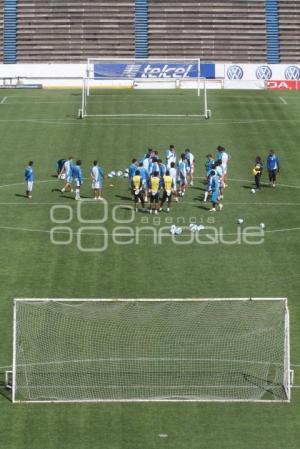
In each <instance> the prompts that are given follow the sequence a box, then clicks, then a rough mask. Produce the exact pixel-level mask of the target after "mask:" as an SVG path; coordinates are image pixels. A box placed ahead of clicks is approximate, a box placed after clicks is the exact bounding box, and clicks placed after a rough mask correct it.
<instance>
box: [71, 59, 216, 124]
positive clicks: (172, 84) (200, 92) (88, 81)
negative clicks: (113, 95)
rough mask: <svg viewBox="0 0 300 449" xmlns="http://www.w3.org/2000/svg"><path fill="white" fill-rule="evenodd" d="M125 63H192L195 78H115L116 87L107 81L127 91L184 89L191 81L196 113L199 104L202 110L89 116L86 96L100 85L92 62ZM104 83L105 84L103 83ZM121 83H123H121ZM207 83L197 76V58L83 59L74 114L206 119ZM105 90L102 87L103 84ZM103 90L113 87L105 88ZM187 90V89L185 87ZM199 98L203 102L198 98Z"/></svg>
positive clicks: (207, 112) (198, 64) (112, 79)
mask: <svg viewBox="0 0 300 449" xmlns="http://www.w3.org/2000/svg"><path fill="white" fill-rule="evenodd" d="M97 62H99V63H101V62H103V63H109V62H111V63H116V64H117V63H120V64H122V63H128V64H130V63H131V64H133V65H134V64H137V65H138V64H141V63H147V62H149V64H150V63H152V64H155V63H160V64H172V63H176V64H179V63H183V64H189V63H193V64H194V65H196V66H197V76H196V77H194V78H183V77H173V78H172V77H170V78H138V77H134V76H132V77H126V79H124V78H121V79H119V86H118V78H117V77H115V78H110V79H111V81H112V82H113V83H114V82H116V83H117V84H116V86H118V87H121V88H122V86H123V87H125V88H126V87H127V88H128V87H129V88H133V89H136V88H139V89H156V88H159V89H181V88H185V86H186V84H184V81H187V80H189V81H190V82H191V81H193V87H192V88H194V89H195V90H196V92H197V96H198V97H199V110H200V104H201V102H203V106H202V107H203V111H202V112H201V110H200V111H199V114H97V113H96V114H90V113H89V112H88V107H87V103H88V97H89V96H90V88H91V87H93V86H94V87H98V88H101V86H103V80H100V79H95V77H94V72H93V65H94V64H95V63H97ZM104 82H105V81H104ZM122 83H124V84H122ZM206 83H207V80H206V78H204V77H201V76H200V59H198V58H168V59H167V58H146V59H134V58H88V60H87V68H86V76H85V77H83V79H82V97H81V108H80V109H79V111H78V117H79V118H86V117H187V116H188V117H203V118H206V119H209V118H210V117H211V110H210V109H208V103H207V84H206ZM104 87H105V85H104ZM106 87H113V86H107V85H106ZM189 89H191V87H189ZM202 97H203V99H202Z"/></svg>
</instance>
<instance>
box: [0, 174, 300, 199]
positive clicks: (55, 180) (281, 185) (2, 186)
mask: <svg viewBox="0 0 300 449" xmlns="http://www.w3.org/2000/svg"><path fill="white" fill-rule="evenodd" d="M84 179H88V178H84ZM118 179H121V178H118V177H116V178H111V181H114V180H118ZM194 179H205V178H204V176H194ZM58 181H59V179H57V178H53V179H44V180H37V181H34V183H35V184H41V183H47V182H49V183H51V182H56V183H57V182H58ZM122 181H123V178H122ZM124 181H125V182H126V181H127V182H128V179H126V180H125V179H124ZM228 181H232V182H246V183H248V184H253V180H249V179H239V178H228ZM24 184H25V182H15V183H12V184H3V185H0V189H1V188H5V187H16V186H23V185H24ZM267 185H268V184H265V183H262V186H267ZM276 185H277V186H278V187H287V188H290V189H300V185H298V186H297V185H290V184H280V183H277V184H276ZM195 203H196V201H195ZM195 203H193V204H195ZM241 204H243V203H241ZM245 204H248V203H245ZM293 204H294V203H293Z"/></svg>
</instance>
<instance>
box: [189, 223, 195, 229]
mask: <svg viewBox="0 0 300 449" xmlns="http://www.w3.org/2000/svg"><path fill="white" fill-rule="evenodd" d="M195 226H197V225H196V224H195V223H190V224H189V230H190V231H192V230H193V228H194V227H195Z"/></svg>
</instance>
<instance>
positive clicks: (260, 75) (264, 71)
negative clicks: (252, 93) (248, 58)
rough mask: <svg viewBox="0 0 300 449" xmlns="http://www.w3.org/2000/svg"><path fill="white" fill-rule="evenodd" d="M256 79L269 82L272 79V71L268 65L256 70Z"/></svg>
mask: <svg viewBox="0 0 300 449" xmlns="http://www.w3.org/2000/svg"><path fill="white" fill-rule="evenodd" d="M256 78H257V79H258V80H269V79H271V78H272V70H271V69H270V67H269V66H267V65H261V66H259V67H258V68H257V69H256Z"/></svg>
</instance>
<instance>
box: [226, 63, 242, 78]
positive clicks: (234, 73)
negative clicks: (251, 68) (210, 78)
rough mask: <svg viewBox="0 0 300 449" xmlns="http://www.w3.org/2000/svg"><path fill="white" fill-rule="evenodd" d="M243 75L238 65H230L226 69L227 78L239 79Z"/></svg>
mask: <svg viewBox="0 0 300 449" xmlns="http://www.w3.org/2000/svg"><path fill="white" fill-rule="evenodd" d="M243 76H244V72H243V69H242V68H241V67H240V66H239V65H231V66H229V67H228V69H227V77H228V79H229V80H241V79H242V78H243Z"/></svg>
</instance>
